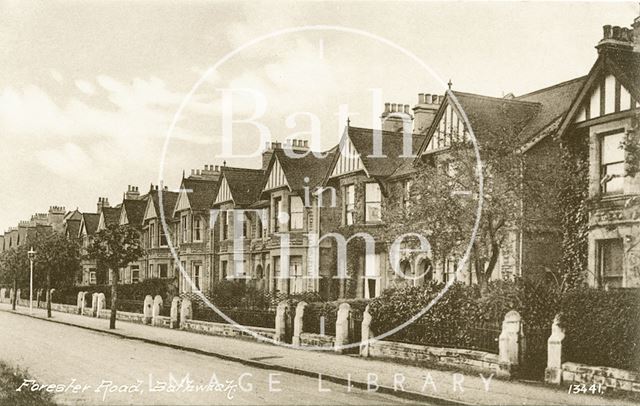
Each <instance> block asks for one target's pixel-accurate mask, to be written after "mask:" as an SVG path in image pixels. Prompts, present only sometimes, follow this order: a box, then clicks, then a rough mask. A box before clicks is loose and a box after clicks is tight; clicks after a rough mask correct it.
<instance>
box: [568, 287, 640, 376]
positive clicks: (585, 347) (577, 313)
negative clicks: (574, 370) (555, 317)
mask: <svg viewBox="0 0 640 406" xmlns="http://www.w3.org/2000/svg"><path fill="white" fill-rule="evenodd" d="M639 314H640V292H638V291H627V290H611V291H604V290H598V289H588V288H584V289H579V290H574V291H572V292H568V293H566V294H565V295H564V296H563V298H562V303H561V317H560V324H561V326H562V327H563V328H564V329H565V339H564V342H563V346H562V353H563V360H564V361H573V362H579V363H583V364H587V365H593V366H609V367H615V368H622V369H630V370H635V371H640V318H639V317H638V315H639Z"/></svg>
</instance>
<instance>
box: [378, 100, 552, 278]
mask: <svg viewBox="0 0 640 406" xmlns="http://www.w3.org/2000/svg"><path fill="white" fill-rule="evenodd" d="M502 113H503V114H506V115H509V114H510V111H509V109H508V108H505V109H504V110H503V112H502ZM470 120H471V122H475V121H476V120H474V117H472V116H470ZM504 122H507V123H511V124H510V125H506V124H505V126H504V127H500V128H496V127H495V126H494V127H493V128H488V127H487V128H481V129H476V135H477V136H478V139H479V140H478V144H479V148H480V156H481V162H480V164H481V166H480V168H481V172H482V175H483V182H482V185H483V190H482V198H483V202H482V210H481V212H480V213H478V207H479V198H480V181H479V176H478V167H477V166H478V161H477V159H476V156H475V154H474V150H473V145H472V143H471V142H470V141H468V140H465V139H464V137H456V136H453V137H452V138H451V141H450V144H449V146H448V148H447V149H446V150H444V151H443V152H440V153H437V154H435V155H434V154H432V155H429V156H426V157H425V159H424V160H423V161H421V162H420V163H419V164H417V168H416V172H415V173H414V175H413V178H412V183H411V185H412V186H411V193H410V196H407V197H406V201H407V204H406V205H405V206H404V207H403V206H402V205H398V204H397V203H398V202H394V201H391V202H390V204H393V205H394V209H391V208H388V209H387V210H384V213H385V224H387V225H388V226H387V233H388V234H393V235H391V236H390V238H388V239H389V240H391V239H392V238H394V236H395V235H399V234H401V233H407V232H415V233H418V234H421V235H424V236H427V237H428V240H429V243H430V246H431V252H432V255H433V257H434V259H435V260H436V261H443V260H446V259H449V258H455V259H460V258H461V257H462V256H463V254H464V252H465V250H466V249H467V247H469V244H470V257H469V261H468V263H467V266H468V269H469V275H470V278H471V275H473V274H475V276H476V280H477V282H478V284H479V285H480V287H481V288H483V289H484V287H486V285H487V282H488V281H489V280H490V278H491V276H492V275H493V273H494V271H495V268H496V265H497V263H498V260H499V258H500V254H501V252H502V251H503V250H504V247H507V246H510V245H511V244H508V243H509V242H510V241H511V240H510V239H511V238H513V236H514V235H515V231H516V230H534V229H535V228H536V227H539V226H540V224H544V223H545V221H546V222H547V223H548V221H549V219H548V218H545V217H546V216H548V213H549V210H545V207H548V206H549V205H550V204H552V202H553V201H554V199H555V196H554V193H555V188H549V184H550V183H551V182H553V181H552V177H551V176H550V174H549V173H548V172H549V171H535V170H531V171H528V172H527V176H524V172H523V167H524V162H525V161H524V157H523V155H522V154H521V153H520V151H519V146H520V145H522V144H521V142H520V140H519V134H520V133H521V130H522V125H523V122H522V120H520V117H518V116H517V115H514V117H509V119H508V120H504ZM551 172H553V171H551ZM396 195H399V196H401V195H402V193H396ZM523 201H526V203H527V209H526V210H525V209H523V205H522V204H523ZM398 208H400V209H398ZM478 215H479V216H480V222H479V226H478V229H477V234H476V237H475V238H474V239H472V234H473V229H474V225H475V223H476V219H477V218H478Z"/></svg>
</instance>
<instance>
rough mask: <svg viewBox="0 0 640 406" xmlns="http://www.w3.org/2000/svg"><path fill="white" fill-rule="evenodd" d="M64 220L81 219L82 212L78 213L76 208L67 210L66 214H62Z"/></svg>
mask: <svg viewBox="0 0 640 406" xmlns="http://www.w3.org/2000/svg"><path fill="white" fill-rule="evenodd" d="M64 220H78V221H80V220H82V213H80V211H79V210H78V209H75V210H74V211H69V212H67V214H65V215H64Z"/></svg>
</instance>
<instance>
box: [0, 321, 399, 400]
mask: <svg viewBox="0 0 640 406" xmlns="http://www.w3.org/2000/svg"><path fill="white" fill-rule="evenodd" d="M0 360H3V361H5V362H7V363H8V364H10V365H14V366H18V367H20V368H23V369H26V371H27V374H28V375H29V377H30V378H33V379H34V380H35V381H36V382H35V384H37V385H49V384H56V385H60V386H58V387H57V388H56V389H57V390H60V391H63V392H62V393H58V394H56V397H55V401H56V402H59V403H62V404H92V405H93V404H109V405H112V404H291V405H300V404H354V405H355V404H362V405H365V404H366V405H368V404H396V403H403V402H407V401H406V400H403V399H400V398H396V397H394V396H391V395H386V394H379V393H374V392H371V393H368V392H367V391H364V390H360V389H356V388H353V389H351V391H350V392H348V389H347V387H345V386H343V385H338V384H333V383H330V382H324V381H323V382H321V386H322V390H323V392H320V390H319V386H320V384H319V381H318V379H315V378H310V377H304V376H299V375H294V374H289V373H283V372H277V371H270V370H266V369H259V368H253V367H249V366H246V365H243V364H240V363H236V362H231V361H225V360H220V359H217V358H215V357H210V356H205V355H199V354H194V353H190V352H186V351H182V350H176V349H171V348H166V347H161V346H156V345H153V344H148V343H143V342H140V341H135V340H128V339H122V338H117V337H114V336H111V335H108V334H102V333H98V332H93V331H87V330H84V329H80V328H76V327H71V326H66V325H62V324H57V323H50V322H47V321H43V320H37V319H33V318H30V317H25V316H20V315H15V314H11V313H7V312H0ZM227 381H229V382H227ZM270 381H271V389H270ZM216 383H219V385H216ZM76 385H79V386H76ZM33 388H34V386H33V383H30V382H27V383H25V384H24V387H23V390H30V389H33ZM74 391H75V392H76V393H74ZM120 391H129V392H120Z"/></svg>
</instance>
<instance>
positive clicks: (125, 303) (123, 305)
mask: <svg viewBox="0 0 640 406" xmlns="http://www.w3.org/2000/svg"><path fill="white" fill-rule="evenodd" d="M118 310H119V311H121V312H129V313H143V310H144V300H127V299H118Z"/></svg>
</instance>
